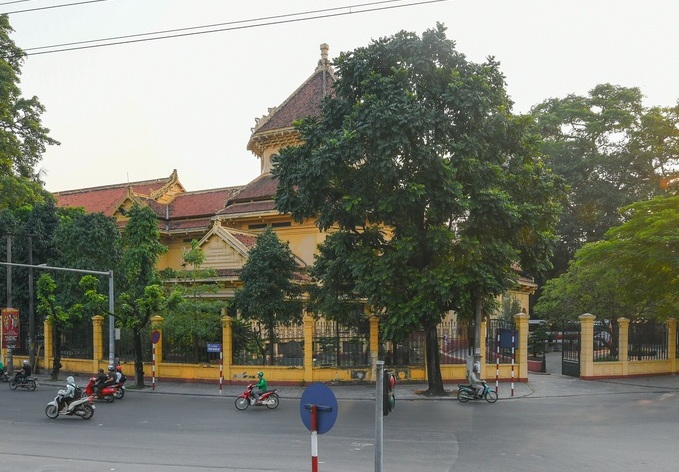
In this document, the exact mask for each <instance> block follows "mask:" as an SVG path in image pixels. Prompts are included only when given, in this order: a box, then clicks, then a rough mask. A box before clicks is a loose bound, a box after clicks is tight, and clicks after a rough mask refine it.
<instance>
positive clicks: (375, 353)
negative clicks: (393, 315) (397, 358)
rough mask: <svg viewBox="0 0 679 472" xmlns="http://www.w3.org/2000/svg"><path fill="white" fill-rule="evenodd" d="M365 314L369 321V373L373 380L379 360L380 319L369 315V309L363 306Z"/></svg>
mask: <svg viewBox="0 0 679 472" xmlns="http://www.w3.org/2000/svg"><path fill="white" fill-rule="evenodd" d="M365 314H366V315H367V316H368V320H369V321H370V339H369V341H368V342H369V343H370V373H371V378H372V379H375V378H376V375H377V361H378V360H379V359H380V319H379V318H378V317H377V316H375V315H371V314H370V307H369V306H368V305H366V306H365Z"/></svg>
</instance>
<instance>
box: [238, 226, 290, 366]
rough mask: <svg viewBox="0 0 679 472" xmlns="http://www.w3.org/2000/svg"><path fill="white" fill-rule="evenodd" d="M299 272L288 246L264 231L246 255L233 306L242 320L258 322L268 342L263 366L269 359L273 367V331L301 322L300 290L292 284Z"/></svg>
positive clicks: (262, 347)
mask: <svg viewBox="0 0 679 472" xmlns="http://www.w3.org/2000/svg"><path fill="white" fill-rule="evenodd" d="M299 272H300V268H299V266H298V264H297V262H296V260H295V257H294V255H293V254H292V251H291V250H290V247H289V245H288V244H287V243H284V242H282V241H281V240H280V239H278V236H277V235H276V233H275V232H274V231H273V230H272V229H271V228H267V229H266V230H264V232H262V233H261V234H260V235H259V236H258V237H257V243H256V244H255V247H253V248H252V249H251V250H250V252H249V253H248V260H247V262H246V263H245V265H244V266H243V270H242V271H241V273H240V280H241V282H242V283H243V286H242V288H240V289H239V290H237V291H236V296H235V298H234V305H235V306H236V308H237V309H238V310H240V314H241V315H242V317H243V318H245V319H248V320H254V321H257V322H258V323H259V324H260V325H261V326H262V328H263V330H264V333H262V334H266V337H267V338H268V349H266V348H265V346H261V345H260V353H261V354H262V356H263V357H264V363H266V362H267V357H268V362H269V363H271V364H272V365H273V361H274V357H273V356H274V351H273V348H274V343H275V340H276V331H275V329H276V327H277V326H278V325H289V324H292V323H298V322H300V321H301V319H302V303H301V301H300V300H299V295H300V294H301V292H302V286H301V285H300V283H299V280H295V278H296V276H297V274H299ZM258 339H261V336H260V337H259V338H258ZM267 351H268V352H267ZM267 354H268V355H267Z"/></svg>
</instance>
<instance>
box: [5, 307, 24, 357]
mask: <svg viewBox="0 0 679 472" xmlns="http://www.w3.org/2000/svg"><path fill="white" fill-rule="evenodd" d="M20 344H21V338H20V337H19V310H17V309H16V308H3V309H2V347H3V349H7V348H8V347H11V348H12V349H17V348H20V347H21V346H20Z"/></svg>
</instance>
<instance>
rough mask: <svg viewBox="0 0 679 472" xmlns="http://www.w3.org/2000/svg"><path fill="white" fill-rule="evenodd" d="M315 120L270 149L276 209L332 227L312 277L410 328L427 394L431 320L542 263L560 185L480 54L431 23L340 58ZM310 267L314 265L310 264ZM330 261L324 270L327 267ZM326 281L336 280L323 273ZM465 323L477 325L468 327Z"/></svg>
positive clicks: (432, 384) (388, 321) (390, 325)
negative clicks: (294, 141)
mask: <svg viewBox="0 0 679 472" xmlns="http://www.w3.org/2000/svg"><path fill="white" fill-rule="evenodd" d="M335 65H336V69H337V80H336V82H335V85H334V89H333V93H332V94H330V96H329V97H328V98H327V99H326V100H324V102H323V103H322V107H321V114H320V116H318V117H316V118H313V117H310V118H308V119H305V120H303V121H302V122H300V123H298V124H297V129H298V130H299V132H300V134H301V138H302V141H303V144H302V145H300V146H296V147H289V148H286V149H283V150H281V152H280V154H279V156H278V157H277V158H275V160H274V163H275V165H274V168H273V174H274V176H275V177H276V178H278V180H279V187H278V192H277V195H276V204H277V208H278V209H279V210H280V211H282V212H287V213H290V214H292V215H293V217H294V218H295V219H296V220H298V221H301V220H303V219H305V218H315V219H316V223H317V226H318V227H319V229H321V230H329V231H330V232H331V233H332V234H331V236H330V237H329V238H328V241H326V244H332V245H333V249H332V250H331V251H328V252H327V253H323V252H321V257H322V258H326V257H331V258H336V259H338V260H339V261H341V262H338V264H335V265H334V266H335V267H339V264H341V263H342V262H343V263H346V264H347V267H348V269H349V270H350V271H351V273H350V274H346V273H343V272H342V271H337V270H334V271H333V270H330V271H328V272H326V273H324V274H319V278H320V280H319V282H320V283H321V286H322V287H325V286H328V287H330V288H332V289H336V288H337V287H340V286H342V285H343V284H345V285H346V282H347V281H352V280H353V286H351V287H346V289H347V290H350V292H349V293H348V294H346V295H347V296H350V297H354V298H356V299H366V300H367V301H368V303H369V304H370V305H372V307H373V308H374V310H375V311H376V312H378V313H383V314H384V316H383V320H382V323H381V325H382V326H383V327H384V329H385V335H386V337H387V339H396V338H398V337H402V336H404V335H406V334H408V333H409V332H411V331H413V330H415V329H424V331H425V334H426V340H427V341H426V343H427V347H426V350H427V356H426V357H427V374H428V381H429V393H431V394H441V393H443V385H442V380H441V373H440V365H439V350H438V341H437V335H436V326H437V324H438V323H439V322H440V321H441V319H442V317H443V315H444V314H445V312H446V311H448V310H456V311H457V312H458V314H460V315H461V316H467V317H471V316H477V317H478V318H479V319H478V321H480V312H479V307H482V306H484V305H487V304H488V303H489V302H490V301H491V300H492V299H494V298H495V296H497V295H500V294H502V293H504V292H506V291H507V290H508V289H509V288H510V287H512V286H513V284H514V283H515V282H516V278H515V272H514V271H513V270H512V268H513V266H514V265H515V264H520V265H521V267H522V268H523V269H524V270H526V271H528V272H529V273H537V272H540V271H541V270H545V269H546V268H548V267H549V262H548V257H549V256H550V254H551V243H552V241H553V238H554V234H553V228H554V226H555V225H556V218H557V214H558V204H557V199H558V197H559V195H560V193H561V191H562V190H561V187H560V183H559V180H558V179H556V178H554V177H553V176H552V175H551V174H550V172H549V171H548V169H547V167H546V166H545V164H544V163H543V162H542V160H541V159H540V157H539V155H538V152H537V148H536V145H537V141H536V136H535V135H534V134H532V133H531V132H530V130H531V124H532V122H531V120H530V119H528V118H527V117H519V116H515V115H513V114H512V113H511V101H510V100H509V98H508V96H507V94H506V91H505V88H504V87H505V82H504V76H503V75H502V73H501V72H500V69H499V64H498V63H497V62H496V61H494V60H493V59H492V58H489V59H488V60H487V62H485V63H483V64H475V63H472V62H470V61H468V60H467V59H466V58H465V56H464V55H463V54H461V53H460V52H458V51H457V50H456V49H455V44H454V42H452V41H450V40H448V39H447V38H446V35H445V27H444V26H442V25H440V24H439V25H437V27H436V28H435V29H431V30H428V31H426V32H425V33H424V34H423V35H422V37H421V38H420V37H418V36H417V35H416V34H414V33H408V32H400V33H397V34H396V35H394V36H393V37H390V38H382V39H379V40H377V41H373V42H372V43H371V44H370V45H369V46H367V47H363V48H359V49H356V50H355V51H353V52H348V53H344V54H341V55H340V57H339V58H338V59H337V60H336V62H335ZM318 263H319V262H317V264H318ZM327 266H328V267H332V265H327ZM335 276H340V277H342V280H340V281H337V280H333V278H334V277H335ZM477 324H478V323H477Z"/></svg>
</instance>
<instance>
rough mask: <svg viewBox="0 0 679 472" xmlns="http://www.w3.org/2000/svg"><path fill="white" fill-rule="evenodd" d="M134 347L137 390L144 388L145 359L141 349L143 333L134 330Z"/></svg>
mask: <svg viewBox="0 0 679 472" xmlns="http://www.w3.org/2000/svg"><path fill="white" fill-rule="evenodd" d="M132 337H133V341H132V343H133V345H134V384H135V386H136V387H137V388H144V357H143V353H142V349H141V331H139V330H138V329H133V330H132Z"/></svg>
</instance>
